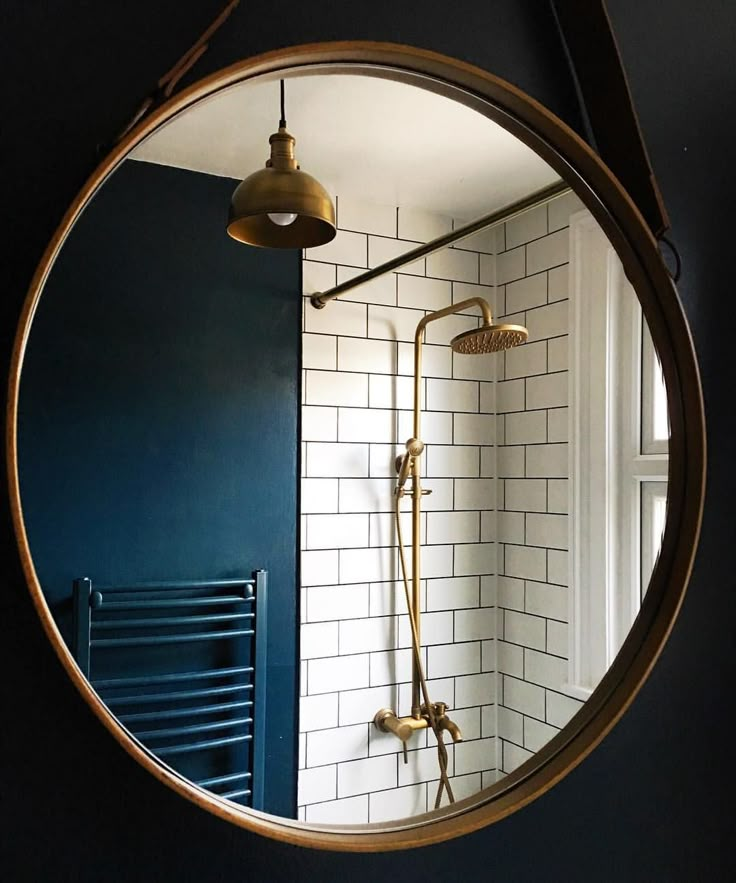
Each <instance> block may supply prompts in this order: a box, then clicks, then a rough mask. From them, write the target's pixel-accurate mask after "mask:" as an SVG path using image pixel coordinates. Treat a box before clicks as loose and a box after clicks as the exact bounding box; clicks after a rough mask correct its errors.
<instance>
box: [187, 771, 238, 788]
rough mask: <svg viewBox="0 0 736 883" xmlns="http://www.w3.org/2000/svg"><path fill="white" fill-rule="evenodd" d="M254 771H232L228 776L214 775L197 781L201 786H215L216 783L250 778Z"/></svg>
mask: <svg viewBox="0 0 736 883" xmlns="http://www.w3.org/2000/svg"><path fill="white" fill-rule="evenodd" d="M251 776H252V773H230V775H228V776H214V777H213V778H211V779H200V780H199V781H198V782H195V783H194V784H195V785H199V787H200V788H213V787H214V786H216V785H229V784H230V783H231V782H240V781H242V780H243V779H250V777H251Z"/></svg>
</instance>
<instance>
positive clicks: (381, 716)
mask: <svg viewBox="0 0 736 883" xmlns="http://www.w3.org/2000/svg"><path fill="white" fill-rule="evenodd" d="M373 723H374V724H375V725H376V727H377V728H378V729H379V730H380V731H381V732H382V733H393V734H394V736H396V737H397V739H400V740H401V741H402V742H403V743H404V745H406V743H407V741H408V740H409V739H411V734H412V733H413V732H414V730H413V728H412V726H411V724H410V723H409V722H408V721H407V720H404V719H402V718H400V717H397V715H396V713H395V712H393V711H392V710H391V709H390V708H381V709H380V710H379V711H377V712H376V714H375V716H374V718H373Z"/></svg>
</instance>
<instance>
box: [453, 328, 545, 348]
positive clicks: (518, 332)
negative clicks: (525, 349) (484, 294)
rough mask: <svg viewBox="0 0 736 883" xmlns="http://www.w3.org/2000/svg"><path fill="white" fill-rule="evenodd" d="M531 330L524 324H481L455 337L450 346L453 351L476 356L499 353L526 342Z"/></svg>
mask: <svg viewBox="0 0 736 883" xmlns="http://www.w3.org/2000/svg"><path fill="white" fill-rule="evenodd" d="M528 337H529V332H528V331H527V329H526V328H524V326H523V325H505V324H501V325H488V324H486V325H481V327H480V328H472V329H471V330H470V331H464V332H463V333H462V334H458V335H457V337H453V339H452V340H451V341H450V346H451V347H452V349H453V352H456V353H463V354H464V355H469V356H476V355H481V354H482V353H497V352H500V351H501V350H508V349H511V347H514V346H518V345H519V344H520V343H525V342H526V339H527V338H528Z"/></svg>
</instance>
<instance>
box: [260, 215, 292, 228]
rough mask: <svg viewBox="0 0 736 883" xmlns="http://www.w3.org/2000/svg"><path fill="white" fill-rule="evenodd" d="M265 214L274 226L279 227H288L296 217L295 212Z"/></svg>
mask: <svg viewBox="0 0 736 883" xmlns="http://www.w3.org/2000/svg"><path fill="white" fill-rule="evenodd" d="M267 214H268V217H269V218H270V219H271V220H272V221H273V222H274V224H278V225H279V227H288V226H289V224H293V223H294V221H296V219H297V217H298V216H297V213H296V212H267Z"/></svg>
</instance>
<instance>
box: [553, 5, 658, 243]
mask: <svg viewBox="0 0 736 883" xmlns="http://www.w3.org/2000/svg"><path fill="white" fill-rule="evenodd" d="M551 3H552V9H553V11H554V14H555V17H556V19H557V26H558V28H559V30H560V34H561V36H562V41H563V43H564V45H565V49H566V51H567V55H568V60H569V62H570V67H571V68H572V72H573V77H574V79H575V85H576V88H577V91H578V97H579V100H580V104H581V108H582V111H583V115H584V118H585V120H586V124H587V126H588V133H587V135H588V138H589V140H590V142H591V144H592V146H593V147H594V148H595V149H596V150H597V152H598V154H599V155H600V157H601V159H602V160H603V161H604V162H605V163H606V164H607V165H608V167H609V168H610V169H611V171H613V173H614V174H615V175H616V176H617V177H618V179H619V180H620V181H621V183H622V184H623V185H624V187H625V188H626V190H627V191H628V192H629V194H630V195H631V197H632V199H633V200H634V202H635V203H636V204H637V205H638V207H639V210H640V211H641V213H642V215H643V216H644V219H645V220H646V222H647V224H648V225H649V228H650V229H651V231H652V233H653V234H654V236H655V237H656V238H657V239H659V238H660V237H661V236H662V235H663V234H664V233H665V232H666V231H667V230H668V229H669V227H670V220H669V217H668V216H667V210H666V209H665V206H664V202H663V200H662V194H661V193H660V190H659V186H658V185H657V180H656V178H655V177H654V172H653V171H652V167H651V165H650V163H649V156H648V154H647V149H646V146H645V144H644V139H643V137H642V134H641V129H640V128H639V120H638V118H637V116H636V111H635V109H634V103H633V101H632V98H631V92H630V90H629V84H628V82H627V80H626V73H625V72H624V68H623V64H622V62H621V56H620V54H619V51H618V46H617V45H616V38H615V36H614V34H613V29H612V27H611V21H610V19H609V17H608V11H607V10H606V5H605V2H604V0H551Z"/></svg>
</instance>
